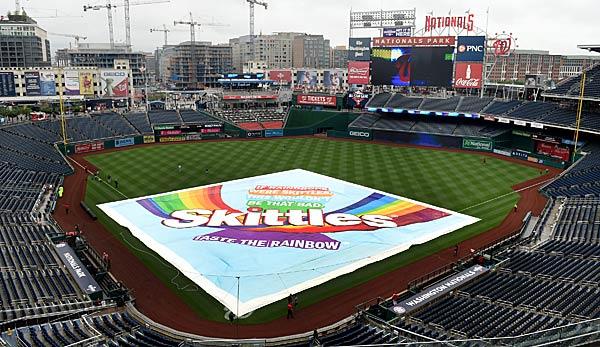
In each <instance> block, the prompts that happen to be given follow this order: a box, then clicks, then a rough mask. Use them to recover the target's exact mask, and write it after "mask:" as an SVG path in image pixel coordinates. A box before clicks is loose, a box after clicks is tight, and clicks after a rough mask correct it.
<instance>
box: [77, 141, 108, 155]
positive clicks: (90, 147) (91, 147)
mask: <svg viewBox="0 0 600 347" xmlns="http://www.w3.org/2000/svg"><path fill="white" fill-rule="evenodd" d="M103 149H104V142H101V141H97V142H91V143H79V144H76V145H75V153H89V152H97V151H101V150H103Z"/></svg>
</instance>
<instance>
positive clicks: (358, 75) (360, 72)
mask: <svg viewBox="0 0 600 347" xmlns="http://www.w3.org/2000/svg"><path fill="white" fill-rule="evenodd" d="M369 64H370V62H368V61H349V62H348V84H369V74H370V72H369Z"/></svg>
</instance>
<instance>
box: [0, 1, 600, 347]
mask: <svg viewBox="0 0 600 347" xmlns="http://www.w3.org/2000/svg"><path fill="white" fill-rule="evenodd" d="M249 2H250V3H252V4H253V5H254V4H258V5H261V4H260V3H259V2H252V1H249ZM253 5H252V6H253ZM265 8H266V5H265ZM109 10H110V9H109ZM415 11H416V10H410V11H389V12H390V13H391V14H395V15H398V14H399V13H402V15H403V16H406V17H403V18H406V19H407V20H408V22H410V21H409V19H410V18H411V17H410V16H411V15H412V24H411V25H412V27H411V26H410V25H409V26H406V25H404V26H402V25H399V26H398V27H397V28H395V29H394V30H388V29H390V28H388V26H389V25H384V24H382V23H380V25H381V26H382V32H381V35H380V36H372V37H367V36H364V35H363V36H359V35H358V31H359V30H360V29H364V27H365V25H366V24H365V23H366V21H367V22H369V21H373V19H372V18H371V17H368V16H367V17H365V14H364V13H360V12H351V16H350V28H351V30H350V37H349V50H348V52H349V54H348V59H349V60H348V62H347V69H346V70H339V71H338V70H331V71H329V70H327V71H324V72H323V71H320V70H318V69H312V68H305V69H287V70H286V69H274V70H270V69H267V70H265V71H264V72H247V73H246V72H245V73H240V74H238V73H229V74H222V75H220V78H219V79H218V82H215V83H217V84H218V86H211V87H208V86H197V88H196V89H197V90H194V91H193V92H190V91H189V90H171V91H167V92H163V93H162V95H164V98H165V99H164V100H162V101H158V102H156V101H154V102H150V101H149V100H148V95H147V93H148V84H147V82H146V86H145V89H144V99H142V102H141V103H139V104H138V105H137V107H136V105H135V104H134V102H135V101H134V97H133V95H131V96H130V95H129V92H128V90H129V87H130V86H129V84H128V83H133V82H128V79H127V78H128V77H127V76H128V73H127V72H121V71H125V70H116V69H115V70H114V71H113V72H112V73H111V74H109V73H108V72H107V73H106V74H105V73H104V72H103V71H102V70H99V71H100V72H98V76H100V75H101V76H102V77H101V78H103V80H98V81H95V82H93V83H91V84H89V85H88V86H87V87H90V88H92V87H94V86H95V87H98V88H100V86H101V85H102V86H104V85H106V86H105V87H106V89H107V90H108V89H110V90H111V93H113V92H114V94H110V93H109V94H110V95H105V96H104V98H103V99H102V100H101V101H99V100H95V99H93V100H90V101H85V99H84V101H83V103H84V105H85V106H86V107H84V110H83V111H82V112H65V111H64V110H65V109H67V108H68V107H69V106H68V105H70V104H71V103H73V101H72V100H71V99H67V100H63V99H62V97H63V93H65V95H73V94H69V93H68V91H69V89H67V90H66V91H64V90H63V89H62V88H63V86H65V88H68V87H69V84H68V83H66V82H65V83H62V82H61V78H64V79H65V80H66V81H67V82H68V78H69V77H68V75H69V74H71V73H72V72H73V71H63V72H57V73H56V78H57V79H58V80H57V84H56V85H57V86H58V87H56V88H57V89H56V90H55V94H56V95H57V97H59V98H60V102H59V104H58V105H59V106H60V112H59V114H57V115H46V114H43V115H42V116H40V113H39V112H32V113H31V114H29V115H24V116H21V115H19V116H17V117H15V118H14V119H11V120H10V121H6V122H3V123H2V125H0V182H1V185H0V275H1V276H0V328H1V329H0V331H1V335H0V346H429V345H431V346H502V345H507V346H508V345H510V346H566V345H568V346H584V345H590V346H591V345H594V344H596V343H598V342H599V341H600V108H598V105H599V102H600V59H598V60H593V61H592V62H591V63H590V64H589V65H588V66H586V67H585V68H582V69H581V71H580V72H579V73H577V74H574V75H573V76H569V77H564V78H562V79H560V80H557V81H556V82H554V81H551V80H549V79H548V74H544V73H537V74H536V73H534V72H531V73H529V72H528V73H527V74H526V76H525V77H524V78H523V80H522V81H519V82H522V83H516V82H514V81H513V83H512V84H499V83H492V82H489V80H490V78H491V77H490V76H492V75H493V74H494V73H499V72H498V71H503V72H502V73H505V71H506V70H509V71H510V70H512V69H514V70H515V71H516V70H517V69H518V68H519V67H518V66H517V65H518V64H519V62H518V59H514V56H515V55H517V54H518V52H517V51H516V50H515V41H516V40H515V38H514V37H513V35H512V34H505V33H502V34H494V35H491V34H489V33H488V32H487V31H486V30H483V29H480V28H478V27H477V25H475V24H474V23H473V15H472V14H466V15H464V16H458V17H456V16H448V17H446V16H444V17H433V15H428V16H427V17H426V21H425V26H424V27H423V28H417V26H418V23H417V24H415ZM396 12H397V13H396ZM369 13H370V12H369ZM375 13H380V14H381V15H382V16H383V13H384V11H381V12H380V11H375ZM359 14H361V15H360V16H359ZM394 18H395V17H394ZM408 22H407V23H408ZM369 23H371V22H369ZM405 24H406V23H405ZM369 25H370V24H369ZM384 26H385V30H383V29H384ZM405 26H406V27H407V28H408V30H409V32H408V33H409V34H408V35H406V30H407V29H406V28H405ZM192 27H193V25H192ZM353 28H354V31H355V32H357V34H356V35H354V34H353V30H352V29H353ZM165 30H166V29H165ZM0 43H1V41H0ZM580 48H581V49H584V50H587V51H589V52H590V54H595V55H597V56H599V57H600V55H598V54H599V53H600V46H598V45H583V46H580ZM529 63H531V62H529ZM529 63H528V64H529ZM2 71H4V70H0V82H1V83H0V87H2V88H4V92H2V93H4V94H2V93H0V95H2V96H5V95H7V94H10V88H12V89H13V92H15V95H16V94H18V92H16V91H15V90H17V88H21V87H19V86H20V85H23V87H22V88H29V86H30V84H31V83H33V82H32V81H33V80H34V78H33V77H32V76H33V75H32V72H25V75H23V76H24V77H23V81H24V82H21V81H20V80H19V79H20V78H21V77H19V76H20V75H19V76H17V75H15V74H13V72H10V74H13V76H12V78H13V79H14V80H19V81H18V82H16V83H13V84H10V83H9V82H10V81H12V80H10V76H9V77H6V76H8V74H9V73H8V72H2ZM57 71H58V70H57ZM86 71H87V70H86ZM61 73H62V75H61ZM78 73H79V75H78V76H79V80H77V79H75V80H76V81H75V80H74V81H71V82H72V83H75V82H77V86H76V87H77V88H76V90H80V88H82V87H83V85H80V82H79V81H81V80H82V79H81V78H82V74H83V73H85V74H86V75H85V76H84V77H85V78H86V79H87V78H89V77H90V76H91V77H93V78H96V73H95V72H94V74H92V73H91V72H78ZM3 74H4V75H5V76H2V75H3ZM122 75H123V76H125V77H124V78H125V79H124V80H122V81H121V80H120V78H121V76H122ZM40 76H41V75H40ZM315 76H316V77H315ZM3 78H4V81H3V80H2V79H3ZM48 78H50V77H48ZM52 79H54V77H52ZM321 79H322V80H321ZM25 80H26V81H25ZM103 81H104V82H103ZM38 82H39V83H40V88H42V87H44V86H43V85H42V83H43V81H41V82H40V80H39V78H38ZM88 82H89V81H88ZM52 83H54V82H52ZM15 86H16V87H15ZM119 86H124V87H123V88H124V89H122V88H120V87H119ZM2 88H0V91H1V90H2ZM44 88H48V87H47V86H46V87H44ZM124 90H125V91H124ZM121 92H125V93H127V94H126V96H125V97H123V95H125V94H123V95H121V94H120V93H121ZM27 93H30V89H27ZM28 95H29V94H28ZM31 95H33V94H31ZM17 97H18V96H15V98H17ZM130 97H131V100H129V98H130ZM8 99H10V97H7V98H0V102H5V101H6V100H8ZM186 100H192V102H187V101H186ZM16 105H17V104H15V106H11V107H14V108H16V107H17V106H16ZM99 105H101V107H99ZM107 105H108V106H107Z"/></svg>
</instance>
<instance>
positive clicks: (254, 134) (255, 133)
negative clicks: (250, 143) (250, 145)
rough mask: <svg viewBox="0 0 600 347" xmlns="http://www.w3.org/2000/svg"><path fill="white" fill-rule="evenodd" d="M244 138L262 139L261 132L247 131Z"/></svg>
mask: <svg viewBox="0 0 600 347" xmlns="http://www.w3.org/2000/svg"><path fill="white" fill-rule="evenodd" d="M246 137H263V133H262V130H254V131H247V132H246Z"/></svg>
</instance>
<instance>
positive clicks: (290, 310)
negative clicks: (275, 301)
mask: <svg viewBox="0 0 600 347" xmlns="http://www.w3.org/2000/svg"><path fill="white" fill-rule="evenodd" d="M290 318H291V319H294V304H293V303H291V302H288V304H287V319H290Z"/></svg>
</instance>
